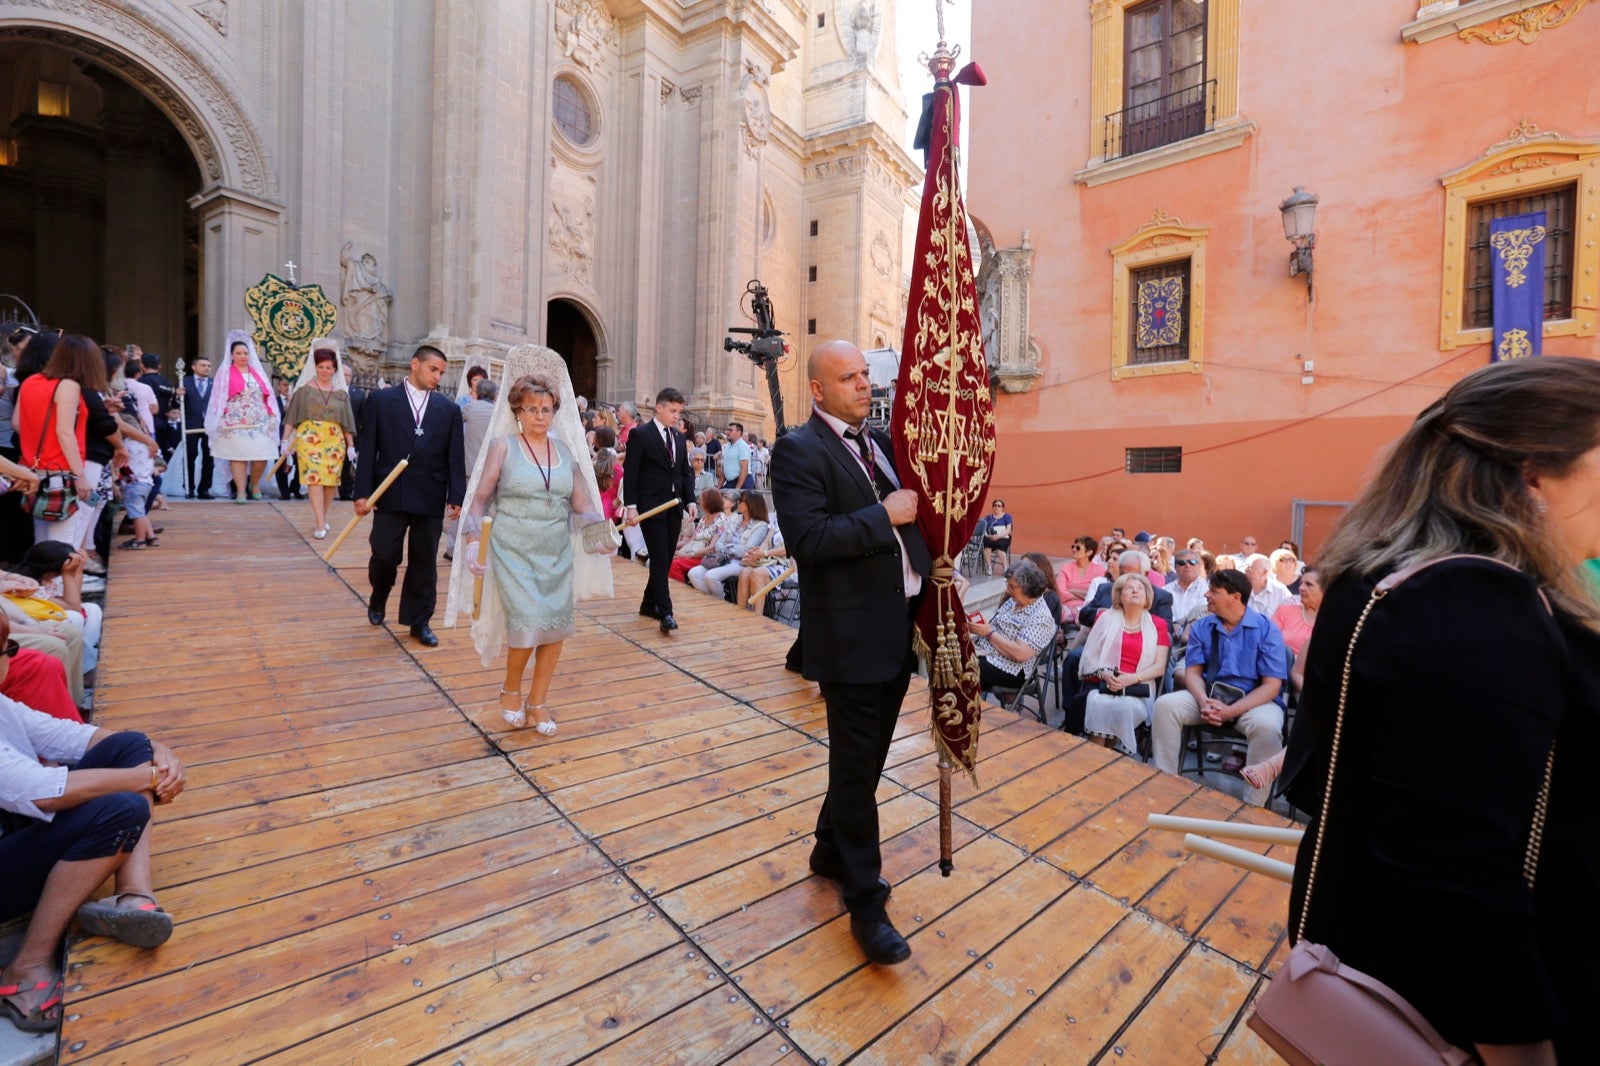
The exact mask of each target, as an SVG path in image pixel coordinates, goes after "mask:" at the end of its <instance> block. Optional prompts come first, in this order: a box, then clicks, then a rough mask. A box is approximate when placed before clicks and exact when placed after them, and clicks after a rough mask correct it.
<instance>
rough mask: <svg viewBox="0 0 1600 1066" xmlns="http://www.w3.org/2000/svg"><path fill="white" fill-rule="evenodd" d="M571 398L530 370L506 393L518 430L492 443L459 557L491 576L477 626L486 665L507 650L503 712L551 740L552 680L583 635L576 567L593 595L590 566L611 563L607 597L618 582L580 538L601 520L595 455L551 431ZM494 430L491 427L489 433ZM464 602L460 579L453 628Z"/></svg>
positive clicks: (474, 571)
mask: <svg viewBox="0 0 1600 1066" xmlns="http://www.w3.org/2000/svg"><path fill="white" fill-rule="evenodd" d="M508 376H509V374H508ZM568 388H570V386H569V387H568ZM563 393H564V390H563V388H562V387H561V386H558V385H557V384H555V383H553V382H552V381H551V380H550V379H549V378H548V377H545V376H538V375H532V374H528V375H523V376H520V377H518V378H517V379H516V380H515V381H513V382H511V384H510V386H509V388H507V389H505V390H504V391H503V392H502V396H503V397H504V400H503V401H502V402H503V403H504V404H505V406H506V407H507V408H508V409H509V412H510V414H511V415H512V417H513V418H514V419H515V422H514V425H513V426H511V427H510V428H511V432H509V433H501V434H499V435H491V437H490V439H489V442H488V444H487V445H486V446H485V447H484V452H483V456H482V459H481V466H480V469H479V470H478V471H477V472H476V473H475V474H474V477H473V480H474V490H473V491H471V492H469V502H470V506H469V509H468V511H467V513H466V514H465V515H464V516H463V528H464V529H465V530H466V540H467V544H466V547H465V550H464V551H458V552H457V553H456V558H457V560H458V561H459V560H461V559H462V558H463V557H464V558H465V559H466V561H467V567H466V569H467V571H468V573H470V574H471V575H473V576H481V577H484V578H485V586H484V591H483V610H482V612H481V613H480V617H479V619H478V621H477V622H474V624H473V638H474V643H475V644H476V645H477V647H478V650H479V652H480V653H481V654H483V656H484V658H485V662H486V664H487V662H488V660H489V659H490V657H491V656H493V655H495V654H498V649H499V647H502V646H503V647H504V648H505V649H506V667H505V680H504V682H503V683H502V684H501V687H500V713H501V716H502V717H503V718H504V719H505V721H506V722H507V723H509V724H510V725H512V726H513V727H515V728H519V729H520V728H523V727H524V726H526V725H528V724H529V718H530V716H531V718H532V719H533V726H534V728H535V729H536V730H538V732H539V733H540V734H541V735H543V736H554V735H555V732H556V723H555V719H554V718H553V717H552V716H551V714H550V712H549V708H548V701H549V695H550V682H551V679H552V678H553V677H554V675H555V671H556V663H557V662H558V661H559V659H560V657H561V648H562V644H563V642H564V641H565V640H566V639H567V638H568V637H570V636H572V635H573V633H574V632H575V631H576V629H575V624H574V617H573V615H574V612H573V602H574V598H575V593H574V573H575V569H578V568H579V567H580V564H581V566H582V569H583V570H584V578H585V580H584V582H583V584H584V586H585V587H584V589H583V590H582V591H583V592H585V593H592V592H594V591H596V588H595V578H594V577H593V576H592V574H591V573H590V572H591V571H592V569H593V567H592V564H591V560H593V561H594V562H598V563H600V564H601V565H602V566H603V567H604V585H605V588H604V589H603V590H602V591H604V592H605V593H606V594H609V585H610V563H609V561H608V560H606V559H604V558H603V556H596V555H590V554H587V553H585V552H584V550H583V548H582V546H581V537H580V536H579V535H577V534H575V530H579V529H581V528H582V527H583V526H585V525H589V524H592V523H599V522H602V521H603V519H602V517H601V514H600V506H601V505H600V496H599V492H598V490H597V489H596V487H595V484H594V470H593V464H592V463H591V462H590V461H589V458H588V455H587V452H585V453H584V454H582V455H581V456H579V455H578V454H576V453H575V452H574V451H573V449H572V446H571V445H570V444H569V443H567V442H566V441H565V440H564V439H562V438H563V437H564V434H558V433H556V432H554V431H553V430H552V425H553V423H554V422H555V420H556V418H557V412H558V411H560V410H561V408H562V406H563V404H562V398H563ZM494 428H495V427H494V424H493V423H491V434H493V431H494ZM579 439H580V440H581V435H580V437H579ZM578 447H579V448H581V447H582V445H581V444H580V445H578ZM491 512H492V514H491ZM486 515H491V516H492V517H493V519H494V521H493V524H492V526H491V528H490V533H489V543H488V558H487V562H486V564H479V562H478V543H477V542H478V533H479V529H480V527H481V523H482V519H483V518H484V517H485V516H486ZM575 542H576V543H575ZM458 566H459V562H458ZM459 606H460V596H458V595H457V586H456V583H455V582H454V581H452V596H451V607H450V608H447V610H446V624H449V623H450V622H451V621H452V619H453V615H452V610H459ZM530 660H532V662H533V675H532V678H531V679H530V681H529V684H528V693H527V696H526V697H524V696H523V695H522V680H523V675H524V674H525V673H526V672H527V669H528V663H529V661H530Z"/></svg>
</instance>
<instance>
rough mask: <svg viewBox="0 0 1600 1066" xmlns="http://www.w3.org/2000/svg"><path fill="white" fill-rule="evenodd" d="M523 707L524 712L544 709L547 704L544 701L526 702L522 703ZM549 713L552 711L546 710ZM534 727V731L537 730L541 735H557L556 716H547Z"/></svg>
mask: <svg viewBox="0 0 1600 1066" xmlns="http://www.w3.org/2000/svg"><path fill="white" fill-rule="evenodd" d="M522 709H523V711H524V712H527V711H544V710H545V705H544V704H542V703H524V704H523V705H522ZM549 713H550V712H548V711H545V714H546V715H548V714H549ZM524 717H526V715H524ZM533 728H534V731H535V732H537V733H538V734H539V735H540V736H541V737H553V736H555V735H556V721H555V719H554V718H550V717H546V718H545V720H544V721H542V722H535V723H534V725H533Z"/></svg>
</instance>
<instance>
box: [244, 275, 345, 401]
mask: <svg viewBox="0 0 1600 1066" xmlns="http://www.w3.org/2000/svg"><path fill="white" fill-rule="evenodd" d="M244 308H245V310H246V311H248V312H249V313H250V320H251V321H252V322H253V323H255V340H256V347H257V348H258V349H259V350H260V352H261V361H262V363H264V364H265V365H266V366H267V368H268V369H269V370H271V371H272V373H274V374H281V375H283V376H284V377H286V378H291V379H292V378H294V377H295V376H296V375H298V374H299V373H300V368H301V366H302V365H303V364H304V363H305V358H306V352H307V351H309V350H310V348H311V342H312V341H313V340H315V339H316V338H318V337H326V336H329V335H330V334H332V333H333V331H334V328H335V327H336V326H337V325H338V321H339V311H338V309H337V308H336V307H334V305H333V302H332V301H331V300H329V299H328V298H327V296H325V295H323V292H322V286H320V285H300V286H294V285H291V284H289V283H288V282H287V281H284V280H283V279H282V278H280V277H278V276H277V275H276V274H268V275H267V276H266V277H264V278H262V279H261V281H260V283H259V284H257V285H254V286H252V287H251V288H250V289H248V290H246V291H245V294H244Z"/></svg>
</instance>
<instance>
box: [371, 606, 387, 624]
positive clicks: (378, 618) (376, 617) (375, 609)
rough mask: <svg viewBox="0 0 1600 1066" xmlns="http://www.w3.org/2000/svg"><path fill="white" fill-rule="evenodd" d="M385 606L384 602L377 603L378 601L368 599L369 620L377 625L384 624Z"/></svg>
mask: <svg viewBox="0 0 1600 1066" xmlns="http://www.w3.org/2000/svg"><path fill="white" fill-rule="evenodd" d="M384 606H385V605H384V604H381V603H377V602H375V601H372V600H368V601H367V621H369V622H371V623H372V624H373V625H375V626H381V625H383V608H384Z"/></svg>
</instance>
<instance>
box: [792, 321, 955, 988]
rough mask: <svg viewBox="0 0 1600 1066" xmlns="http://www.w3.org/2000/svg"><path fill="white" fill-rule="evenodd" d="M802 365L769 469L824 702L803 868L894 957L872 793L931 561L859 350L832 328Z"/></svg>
mask: <svg viewBox="0 0 1600 1066" xmlns="http://www.w3.org/2000/svg"><path fill="white" fill-rule="evenodd" d="M806 372H807V375H808V376H809V377H810V379H811V398H812V401H813V404H814V407H813V409H812V414H811V419H810V421H808V422H807V423H806V424H805V425H803V426H800V427H799V428H797V429H795V430H794V431H792V432H790V433H789V434H787V435H786V436H784V437H782V438H780V439H779V441H778V443H777V444H776V445H774V446H773V449H772V470H771V474H772V497H773V503H774V505H775V507H776V509H777V512H778V525H779V526H780V528H781V529H782V530H783V543H784V546H785V547H786V548H788V550H789V555H790V557H791V558H792V559H794V560H795V562H796V563H798V564H799V567H800V631H801V633H803V634H804V635H805V639H804V642H803V645H802V648H801V658H802V670H801V672H802V673H803V674H804V675H805V677H806V678H807V679H808V680H812V681H817V682H820V683H821V686H822V696H823V699H824V700H825V701H826V702H827V707H828V793H827V798H826V799H824V800H823V803H822V811H821V813H820V814H819V815H818V816H817V841H816V846H815V847H814V848H813V849H812V851H811V869H812V871H813V872H815V873H817V874H819V875H821V876H823V877H827V878H831V879H833V880H835V881H838V882H839V885H840V888H841V889H842V891H843V893H844V903H845V907H846V908H847V909H848V910H849V911H850V931H851V933H852V934H854V936H855V938H856V942H857V943H859V944H860V945H861V949H862V951H863V952H865V953H866V956H867V959H868V960H869V961H871V962H875V963H879V964H891V963H897V962H903V961H904V960H905V959H907V958H909V957H910V955H911V948H910V946H909V945H908V944H907V943H906V942H905V939H904V938H903V937H902V936H901V935H900V934H899V933H898V932H897V931H896V930H895V928H894V926H893V925H892V924H890V922H889V916H888V913H887V911H886V910H885V909H884V904H885V903H886V902H887V900H888V898H889V884H888V882H886V881H884V880H883V879H882V878H881V877H879V873H880V872H881V870H882V865H883V862H882V857H881V855H880V854H879V849H878V806H877V800H876V799H875V795H874V794H875V793H876V792H877V788H878V779H879V777H880V776H881V775H882V773H883V764H884V761H885V760H886V759H887V758H888V754H889V742H890V740H891V738H892V737H893V735H894V728H895V723H896V721H897V720H898V718H899V716H900V706H901V704H902V703H903V702H904V700H905V694H906V688H907V686H908V684H909V683H910V680H911V673H912V671H913V670H914V669H915V668H916V653H915V652H914V651H913V649H912V643H911V632H912V620H913V618H914V617H915V611H916V605H917V603H918V601H919V599H920V596H921V588H922V583H923V578H924V577H925V576H926V575H928V574H930V573H932V571H933V560H932V557H931V555H930V554H929V552H928V546H927V544H926V543H925V542H924V541H923V539H922V535H921V534H920V533H919V532H918V531H917V527H916V525H915V521H916V515H917V494H916V493H915V492H914V491H912V490H910V489H904V488H901V487H900V481H899V476H898V474H897V473H896V472H895V469H894V458H893V456H894V452H893V446H892V445H891V444H890V442H889V438H888V436H886V435H885V434H883V433H879V432H877V431H872V430H867V429H866V419H867V414H868V412H869V411H870V410H871V409H872V382H871V379H870V377H869V376H868V371H867V361H866V358H865V357H864V356H863V355H862V354H861V351H860V350H859V349H858V348H856V347H855V346H854V345H852V344H849V343H847V342H845V341H828V342H827V343H825V344H822V345H820V346H819V347H817V348H816V349H815V350H814V351H813V352H812V354H811V359H810V361H809V362H808V363H807V366H806Z"/></svg>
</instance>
